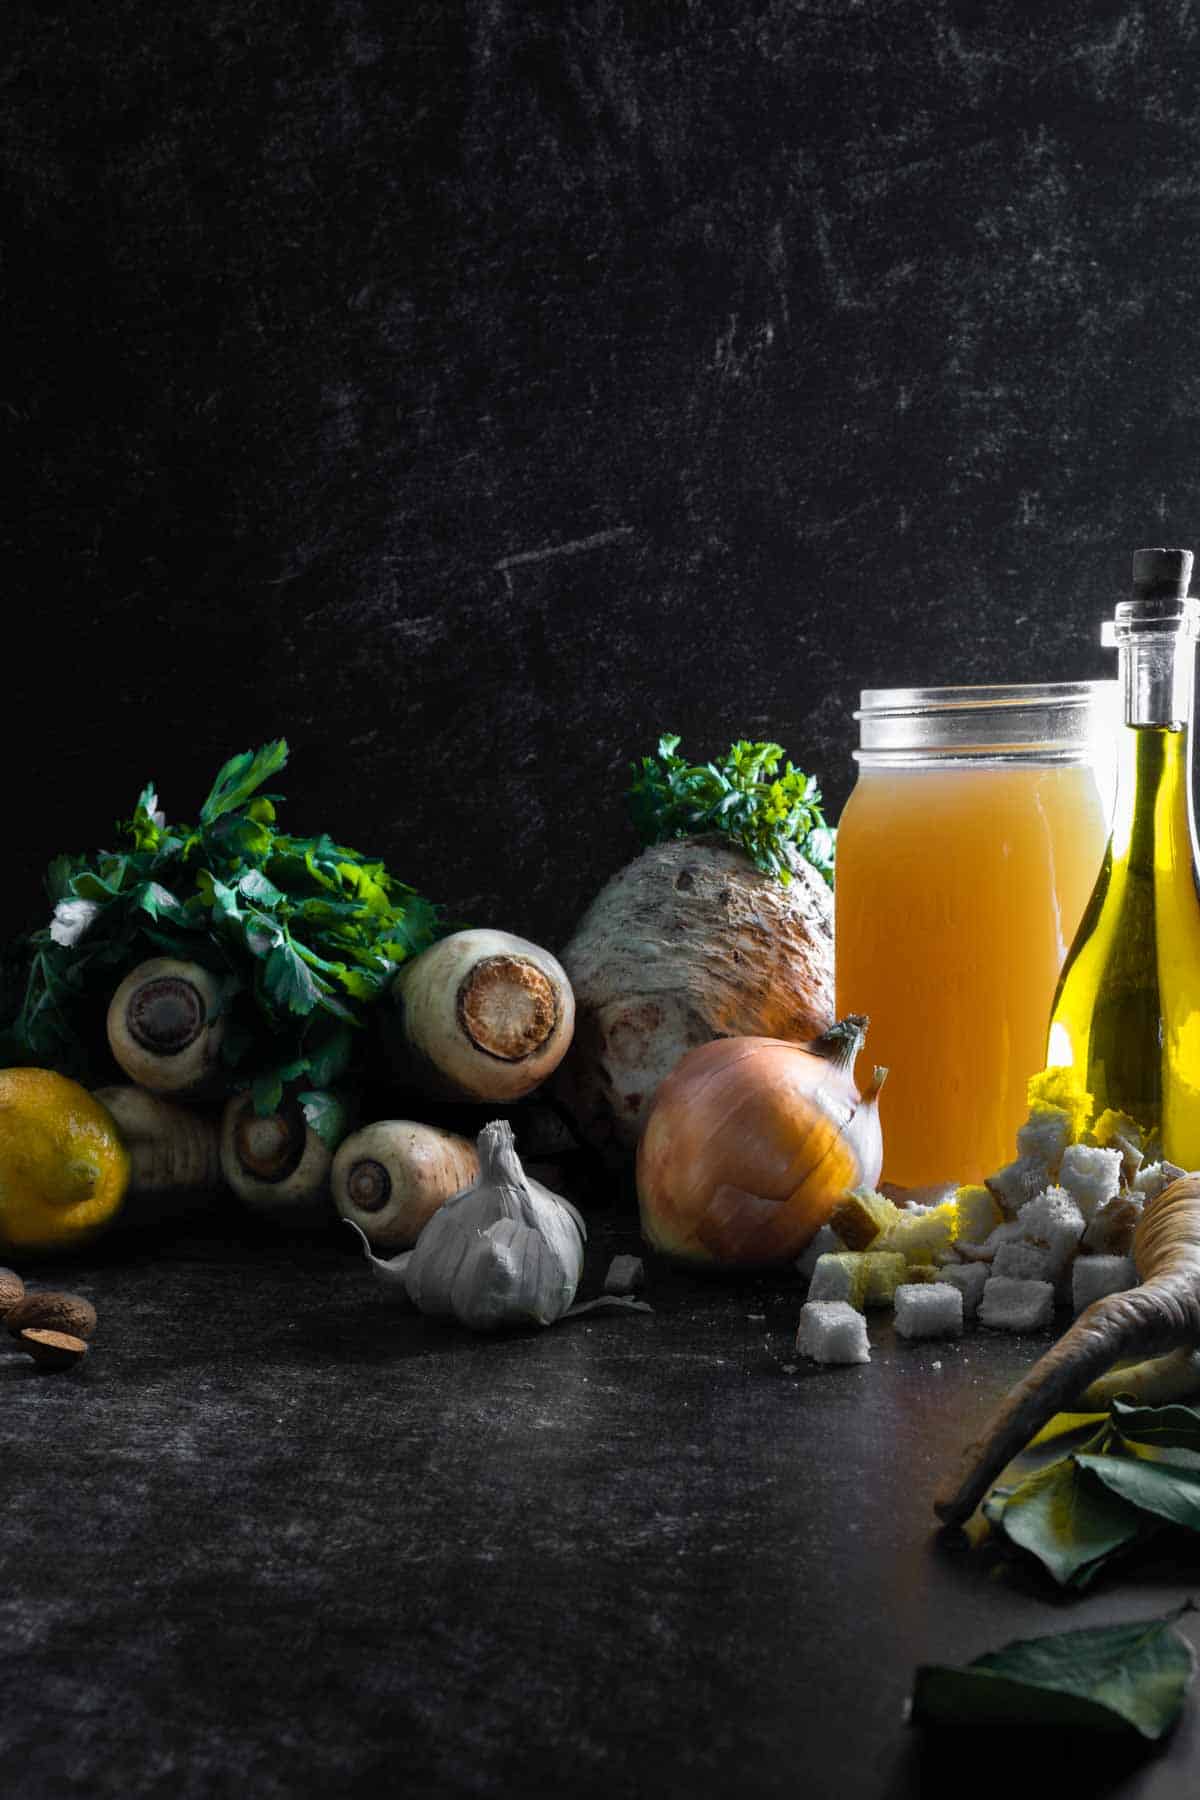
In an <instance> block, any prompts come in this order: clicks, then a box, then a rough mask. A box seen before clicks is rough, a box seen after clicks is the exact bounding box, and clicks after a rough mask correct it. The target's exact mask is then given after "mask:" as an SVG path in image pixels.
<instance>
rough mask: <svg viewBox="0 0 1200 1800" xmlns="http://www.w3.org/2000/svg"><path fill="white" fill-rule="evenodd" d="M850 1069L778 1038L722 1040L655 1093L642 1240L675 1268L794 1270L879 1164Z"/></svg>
mask: <svg viewBox="0 0 1200 1800" xmlns="http://www.w3.org/2000/svg"><path fill="white" fill-rule="evenodd" d="M882 1077H883V1072H882V1071H877V1072H876V1080H875V1082H874V1083H873V1084H872V1087H871V1088H870V1089H868V1091H867V1093H866V1095H865V1096H861V1097H860V1095H859V1093H858V1089H857V1088H856V1087H855V1085H854V1082H853V1079H852V1077H851V1075H850V1074H849V1072H848V1071H847V1070H846V1069H845V1068H841V1067H839V1066H838V1065H837V1064H836V1063H833V1062H831V1061H830V1060H829V1059H828V1058H827V1057H825V1056H822V1055H819V1054H817V1053H816V1052H814V1051H811V1050H807V1049H805V1048H804V1047H803V1046H802V1045H799V1044H791V1043H786V1042H784V1041H783V1040H782V1039H779V1038H721V1039H717V1040H716V1041H715V1042H713V1043H710V1044H703V1045H701V1046H700V1047H699V1048H698V1049H696V1050H692V1051H689V1053H688V1054H687V1055H686V1056H685V1057H684V1058H683V1060H682V1061H681V1062H680V1063H679V1064H678V1066H677V1067H676V1068H675V1070H674V1071H673V1072H672V1074H671V1075H669V1076H668V1077H667V1079H666V1081H665V1082H663V1083H662V1085H661V1087H660V1088H659V1090H658V1093H657V1095H656V1096H655V1101H654V1105H653V1108H652V1109H651V1112H650V1116H649V1118H648V1119H647V1121H646V1127H645V1130H644V1131H643V1133H642V1136H641V1139H640V1142H639V1144H638V1153H637V1191H638V1208H639V1211H640V1214H641V1224H642V1235H643V1237H644V1238H645V1239H646V1242H647V1243H648V1244H650V1245H651V1246H652V1247H653V1248H654V1249H655V1250H658V1251H660V1252H661V1253H662V1254H663V1255H665V1256H669V1257H671V1258H673V1259H674V1260H676V1261H681V1262H687V1263H692V1264H704V1265H708V1266H711V1265H714V1264H718V1265H724V1266H730V1267H739V1268H767V1267H773V1266H777V1265H779V1264H781V1263H787V1262H791V1261H793V1260H794V1259H795V1258H796V1257H797V1256H799V1255H800V1253H801V1252H802V1251H803V1250H804V1248H805V1246H806V1245H807V1244H808V1242H809V1241H810V1239H811V1238H812V1237H813V1236H814V1235H815V1233H816V1232H817V1231H818V1230H819V1229H820V1227H821V1226H822V1225H824V1224H825V1223H826V1222H827V1220H828V1218H829V1215H830V1213H831V1211H832V1210H833V1207H834V1206H835V1204H836V1203H837V1201H838V1200H840V1199H841V1198H842V1196H843V1195H844V1194H845V1193H846V1192H847V1191H848V1190H849V1189H850V1188H855V1187H874V1186H875V1184H876V1182H877V1181H878V1180H879V1175H880V1171H881V1168H882V1163H883V1146H882V1135H881V1133H880V1129H879V1115H878V1107H877V1095H878V1090H879V1086H880V1085H881V1083H882Z"/></svg>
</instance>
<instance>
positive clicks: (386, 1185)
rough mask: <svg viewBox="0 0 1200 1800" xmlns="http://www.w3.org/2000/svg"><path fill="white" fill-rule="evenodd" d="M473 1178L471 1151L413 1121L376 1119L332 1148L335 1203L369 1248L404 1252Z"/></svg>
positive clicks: (451, 1137) (475, 1160)
mask: <svg viewBox="0 0 1200 1800" xmlns="http://www.w3.org/2000/svg"><path fill="white" fill-rule="evenodd" d="M478 1177H479V1157H478V1154H477V1153H476V1150H475V1146H474V1145H473V1144H471V1143H468V1141H467V1139H466V1138H463V1137H458V1136H457V1135H456V1134H455V1133H454V1132H451V1131H440V1130H439V1129H438V1128H437V1127H436V1126H434V1125H421V1124H418V1123H417V1122H416V1121H415V1120H413V1119H378V1120H376V1121H375V1123H374V1124H372V1125H364V1126H363V1128H362V1130H361V1131H355V1132H352V1133H351V1135H350V1136H349V1137H348V1138H346V1139H344V1140H343V1142H342V1143H341V1144H340V1145H339V1146H338V1149H337V1152H336V1154H335V1155H334V1159H333V1168H332V1171H331V1175H330V1181H331V1185H332V1188H333V1203H334V1205H335V1206H336V1207H337V1209H338V1211H339V1213H341V1215H342V1217H343V1218H344V1219H349V1220H350V1222H351V1223H352V1224H354V1225H357V1226H358V1228H359V1230H360V1231H361V1232H362V1233H363V1235H364V1236H365V1238H366V1239H367V1242H368V1243H369V1244H370V1246H371V1248H372V1250H390V1251H397V1250H408V1249H410V1248H411V1247H412V1245H413V1244H415V1243H416V1241H417V1238H418V1236H419V1235H420V1232H421V1227H422V1226H423V1225H424V1224H425V1223H426V1221H427V1220H429V1219H431V1218H432V1217H433V1214H434V1213H435V1212H436V1211H437V1209H438V1207H439V1206H441V1204H442V1202H443V1201H444V1200H449V1199H450V1197H451V1195H453V1194H457V1193H460V1192H461V1191H462V1189H463V1188H467V1187H471V1186H472V1184H473V1183H474V1182H475V1181H476V1180H477V1179H478Z"/></svg>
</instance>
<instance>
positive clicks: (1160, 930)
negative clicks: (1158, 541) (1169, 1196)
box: [1046, 550, 1200, 1169]
mask: <svg viewBox="0 0 1200 1800" xmlns="http://www.w3.org/2000/svg"><path fill="white" fill-rule="evenodd" d="M1191 572H1192V553H1191V551H1190V550H1138V551H1136V552H1135V553H1134V558H1133V594H1132V598H1131V599H1130V600H1128V601H1123V602H1121V604H1120V605H1118V607H1117V609H1116V617H1115V619H1114V620H1113V621H1112V622H1111V624H1107V625H1106V626H1105V628H1104V641H1105V642H1106V643H1108V644H1110V645H1113V644H1115V646H1116V648H1117V651H1118V654H1119V661H1120V678H1121V686H1122V690H1123V694H1124V704H1125V726H1124V730H1123V731H1121V732H1120V739H1121V742H1120V744H1119V747H1118V759H1117V769H1118V774H1117V798H1116V806H1115V809H1114V813H1113V825H1112V834H1111V836H1110V838H1109V842H1108V848H1107V850H1106V851H1105V855H1104V862H1103V864H1102V866H1101V869H1100V874H1099V876H1098V877H1097V880H1096V886H1095V888H1094V890H1093V892H1092V897H1091V900H1090V901H1089V903H1088V905H1087V908H1086V909H1085V911H1084V915H1083V918H1082V920H1081V922H1080V925H1079V930H1078V931H1077V933H1076V935H1075V941H1074V943H1073V944H1072V946H1071V949H1070V951H1069V953H1068V955H1067V959H1066V962H1065V963H1064V964H1063V971H1062V974H1061V976H1060V977H1059V982H1058V991H1057V993H1056V994H1055V997H1054V1005H1053V1008H1052V1010H1051V1017H1050V1033H1049V1042H1048V1046H1047V1056H1046V1060H1047V1063H1048V1064H1058V1065H1066V1066H1068V1067H1072V1068H1074V1069H1076V1070H1077V1071H1078V1073H1079V1075H1080V1078H1081V1080H1082V1082H1083V1085H1084V1086H1085V1087H1086V1088H1087V1090H1088V1092H1089V1093H1090V1094H1091V1095H1092V1096H1093V1098H1094V1101H1095V1110H1096V1112H1097V1114H1098V1113H1100V1112H1101V1111H1102V1110H1103V1109H1104V1108H1105V1107H1111V1108H1113V1110H1114V1111H1117V1112H1124V1113H1128V1114H1129V1115H1130V1116H1131V1117H1133V1118H1134V1119H1136V1120H1137V1122H1138V1123H1139V1125H1141V1127H1142V1129H1143V1130H1144V1131H1145V1132H1146V1133H1148V1134H1150V1135H1151V1136H1152V1137H1153V1138H1154V1139H1155V1140H1156V1141H1157V1144H1158V1145H1160V1146H1161V1153H1162V1154H1163V1155H1164V1156H1166V1157H1168V1158H1169V1159H1170V1160H1171V1161H1172V1162H1175V1163H1179V1164H1180V1165H1181V1166H1182V1167H1183V1168H1185V1169H1194V1168H1200V884H1198V881H1197V859H1196V832H1195V821H1194V817H1193V809H1192V794H1191V745H1192V726H1191V721H1192V689H1193V680H1194V665H1195V649H1196V639H1197V636H1198V635H1200V600H1197V599H1195V598H1193V597H1191V596H1190V595H1189V594H1188V586H1189V583H1190V580H1191Z"/></svg>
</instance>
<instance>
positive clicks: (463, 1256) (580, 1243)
mask: <svg viewBox="0 0 1200 1800" xmlns="http://www.w3.org/2000/svg"><path fill="white" fill-rule="evenodd" d="M477 1148H478V1151H479V1165H480V1172H479V1179H478V1180H477V1181H476V1183H475V1184H474V1186H473V1187H469V1188H467V1189H465V1190H464V1191H463V1192H462V1193H461V1194H455V1195H454V1196H453V1198H452V1199H450V1200H447V1201H445V1203H444V1204H443V1205H442V1206H441V1207H440V1208H439V1209H438V1211H437V1212H435V1213H434V1215H433V1217H432V1218H431V1219H430V1220H429V1222H428V1224H427V1225H426V1226H425V1227H424V1228H423V1230H422V1232H421V1235H420V1237H419V1238H418V1239H417V1242H416V1247H415V1248H414V1249H413V1250H412V1251H411V1252H410V1253H409V1256H408V1261H407V1263H406V1265H405V1269H404V1282H405V1286H406V1287H407V1289H408V1293H409V1297H410V1299H411V1300H412V1302H413V1304H414V1306H416V1307H418V1308H419V1310H420V1311H421V1312H423V1313H429V1314H433V1315H435V1316H441V1317H453V1318H456V1319H458V1321H459V1322H460V1323H461V1324H463V1325H466V1326H468V1327H469V1328H470V1329H471V1330H472V1331H495V1330H497V1329H498V1328H499V1327H501V1326H505V1325H552V1324H553V1323H554V1321H555V1320H556V1319H560V1318H561V1317H562V1315H563V1314H564V1313H565V1312H566V1310H567V1308H568V1307H569V1306H570V1304H571V1302H572V1300H573V1299H574V1298H575V1290H576V1288H577V1287H578V1286H579V1279H580V1276H581V1275H582V1274H583V1247H584V1242H585V1240H586V1238H587V1227H586V1226H585V1225H584V1222H583V1220H582V1218H581V1217H580V1215H579V1214H578V1213H577V1212H576V1210H575V1208H574V1207H573V1206H572V1205H571V1203H570V1201H568V1200H564V1199H563V1198H562V1197H561V1196H560V1195H558V1194H553V1193H551V1191H550V1189H549V1188H545V1187H543V1186H542V1185H541V1183H540V1182H537V1181H532V1180H531V1179H530V1178H529V1177H528V1176H527V1175H526V1174H525V1171H524V1170H523V1169H522V1167H521V1163H520V1159H519V1158H518V1156H517V1149H516V1144H515V1141H514V1139H513V1133H512V1126H511V1125H510V1124H509V1123H508V1121H507V1120H506V1119H495V1120H493V1121H492V1123H491V1124H489V1125H485V1126H484V1128H483V1130H482V1131H481V1132H480V1134H479V1138H478V1142H477Z"/></svg>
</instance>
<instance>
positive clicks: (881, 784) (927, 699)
mask: <svg viewBox="0 0 1200 1800" xmlns="http://www.w3.org/2000/svg"><path fill="white" fill-rule="evenodd" d="M854 716H855V718H856V719H858V720H859V722H860V744H859V748H858V750H856V751H855V753H854V755H855V760H856V762H857V763H858V780H857V782H856V784H855V787H854V791H853V792H852V793H851V795H850V798H849V800H848V801H847V803H846V806H845V808H844V810H843V812H842V817H841V820H840V822H839V829H838V839H837V869H836V877H835V882H834V899H835V907H836V931H835V938H834V945H835V958H836V987H837V1015H838V1017H839V1018H843V1017H845V1015H846V1014H847V1013H852V1012H853V1013H865V1014H867V1015H868V1017H869V1018H870V1021H871V1025H870V1031H869V1033H868V1036H867V1048H866V1054H867V1056H869V1057H870V1059H871V1061H872V1063H876V1064H883V1065H884V1066H886V1068H887V1069H888V1078H887V1082H886V1084H885V1086H884V1089H883V1095H882V1103H881V1115H882V1120H883V1179H885V1180H887V1181H890V1182H895V1183H897V1184H899V1185H901V1186H904V1187H922V1186H925V1185H927V1184H929V1183H934V1182H943V1181H957V1182H975V1181H980V1180H982V1178H983V1177H984V1176H985V1175H988V1174H991V1173H992V1172H993V1170H995V1169H998V1168H1000V1167H1002V1166H1003V1164H1005V1163H1007V1162H1011V1161H1012V1159H1013V1157H1014V1156H1015V1155H1016V1143H1015V1137H1016V1132H1017V1128H1018V1126H1020V1125H1021V1124H1023V1123H1024V1120H1025V1117H1026V1111H1027V1108H1026V1096H1025V1088H1026V1083H1027V1081H1028V1079H1029V1077H1030V1076H1031V1075H1032V1074H1035V1073H1036V1072H1037V1071H1038V1070H1039V1069H1041V1068H1042V1067H1043V1065H1044V1062H1045V1054H1046V1027H1047V1022H1048V1020H1049V1016H1050V1008H1051V1004H1052V1002H1053V999H1054V990H1055V986H1056V984H1057V981H1058V975H1059V971H1060V969H1061V968H1062V965H1063V962H1064V960H1065V958H1066V954H1067V951H1068V950H1069V948H1070V946H1071V942H1072V939H1073V938H1074V935H1075V928H1076V926H1077V925H1078V923H1079V920H1080V918H1081V916H1082V914H1083V910H1084V907H1085V905H1086V904H1087V901H1088V898H1089V896H1090V894H1091V891H1092V887H1093V884H1094V882H1095V880H1096V875H1097V872H1098V870H1099V868H1100V863H1101V860H1102V858H1103V855H1104V850H1105V845H1106V843H1107V839H1108V830H1109V818H1110V814H1111V811H1112V803H1113V791H1114V785H1115V765H1114V744H1115V738H1116V728H1117V724H1118V720H1119V717H1120V713H1119V688H1118V684H1117V683H1116V682H1115V681H1070V682H1053V683H1045V684H1038V685H1033V686H1010V687H943V688H876V689H869V690H867V691H866V692H864V693H863V695H862V704H861V708H860V710H859V711H858V712H857V713H856V714H855V715H854Z"/></svg>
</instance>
